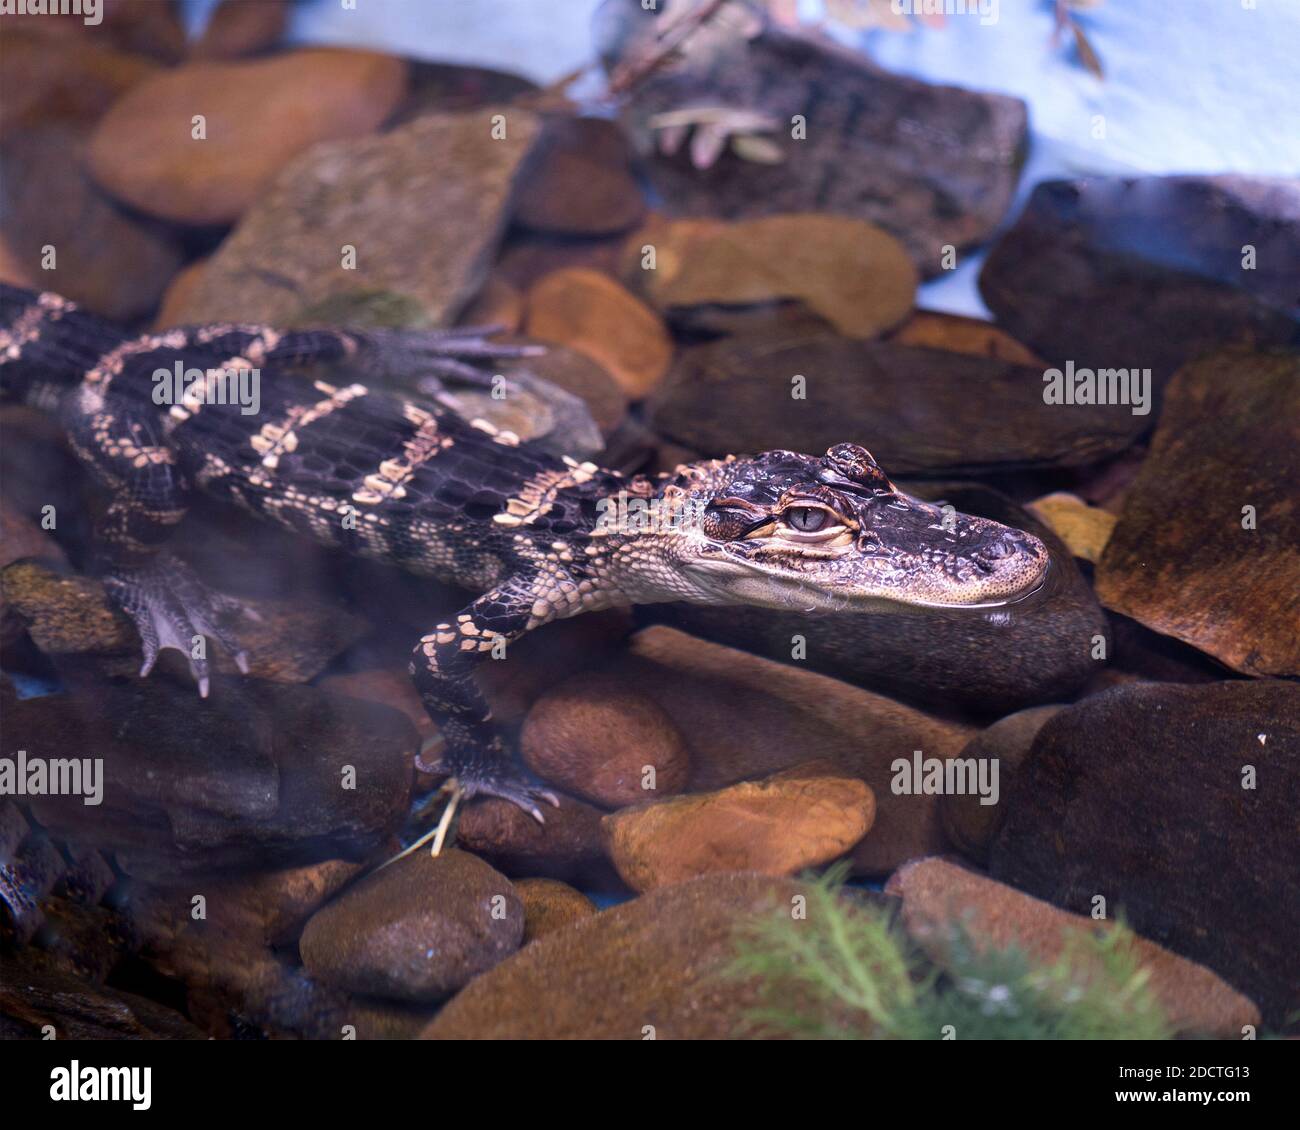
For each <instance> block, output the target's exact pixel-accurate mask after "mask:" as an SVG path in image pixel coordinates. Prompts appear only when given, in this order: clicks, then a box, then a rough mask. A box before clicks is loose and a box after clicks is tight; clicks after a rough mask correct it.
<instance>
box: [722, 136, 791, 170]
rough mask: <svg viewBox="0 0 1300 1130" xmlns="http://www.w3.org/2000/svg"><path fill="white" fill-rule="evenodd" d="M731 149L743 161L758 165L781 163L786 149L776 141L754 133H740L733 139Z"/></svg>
mask: <svg viewBox="0 0 1300 1130" xmlns="http://www.w3.org/2000/svg"><path fill="white" fill-rule="evenodd" d="M731 150H732V152H733V153H735V154H736V156H737V157H739V158H740V159H741V160H742V161H753V162H754V164H756V165H779V164H781V162H782V161H784V160H785V151H784V150H783V149H782V148H781V147H780V146H779V145H777V143H776V142H775V141H773V140H772V139H771V138H770V137H759V136H758V135H757V134H754V133H738V134H737V135H736V136H735V137H733V138H732V139H731Z"/></svg>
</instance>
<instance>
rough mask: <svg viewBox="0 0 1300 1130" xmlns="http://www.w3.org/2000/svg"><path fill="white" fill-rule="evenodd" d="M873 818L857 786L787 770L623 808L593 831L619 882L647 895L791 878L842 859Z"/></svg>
mask: <svg viewBox="0 0 1300 1130" xmlns="http://www.w3.org/2000/svg"><path fill="white" fill-rule="evenodd" d="M827 772H828V773H829V774H833V773H834V770H833V769H830V770H827ZM875 814H876V801H875V797H874V796H873V795H872V792H871V789H869V788H868V787H867V786H866V785H865V784H864V783H863V782H862V781H859V780H856V779H853V778H847V777H837V776H834V775H822V773H820V772H816V771H815V772H813V773H812V774H811V775H808V776H804V775H802V774H800V773H799V772H798V771H797V770H795V771H791V772H789V773H784V774H778V775H777V776H775V777H769V778H767V779H766V780H762V781H745V782H742V783H741V784H738V785H731V786H730V787H728V788H725V789H720V790H718V791H717V792H711V793H694V794H692V795H690V796H680V797H670V798H669V799H667V800H660V801H654V802H652V803H648V804H643V805H639V806H637V807H634V808H625V809H623V810H622V811H621V812H616V813H614V814H613V815H612V816H606V817H605V818H604V820H602V821H601V824H602V827H603V829H604V833H605V842H606V846H607V848H608V850H609V854H610V858H611V859H613V861H614V866H615V867H616V868H618V873H619V875H621V876H622V877H623V881H624V882H626V883H627V885H628V886H629V887H631V888H632V889H633V890H634V891H648V890H652V889H653V888H655V887H666V886H670V885H671V884H673V883H682V882H685V881H686V880H688V879H694V878H696V877H697V876H700V875H706V874H709V873H710V872H715V871H757V872H760V873H761V874H764V875H794V874H797V873H798V872H800V871H802V870H803V869H805V868H808V867H817V866H820V865H822V864H825V863H829V862H831V861H832V860H834V859H838V858H839V857H840V856H842V855H844V854H845V853H847V852H848V851H849V850H850V849H852V847H853V846H854V844H856V843H857V842H858V841H859V840H861V839H862V837H863V836H865V835H866V834H867V831H868V830H869V829H870V827H871V822H872V820H873V819H874V818H875Z"/></svg>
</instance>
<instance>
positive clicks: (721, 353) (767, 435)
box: [649, 327, 1151, 475]
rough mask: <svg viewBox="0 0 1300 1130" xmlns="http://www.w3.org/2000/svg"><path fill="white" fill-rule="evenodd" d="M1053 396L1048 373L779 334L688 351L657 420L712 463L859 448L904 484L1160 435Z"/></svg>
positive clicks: (1077, 460)
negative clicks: (745, 455)
mask: <svg viewBox="0 0 1300 1130" xmlns="http://www.w3.org/2000/svg"><path fill="white" fill-rule="evenodd" d="M795 376H802V377H803V378H804V380H805V382H806V383H805V385H804V387H803V390H802V391H803V392H804V393H805V394H806V395H805V397H804V398H802V399H795V398H794V397H793V396H792V392H793V391H794V389H795V386H794V385H793V383H792V378H794V377H795ZM1044 388H1045V385H1044V383H1043V373H1042V370H1041V369H1036V368H1031V367H1029V366H1026V365H1019V364H1016V363H1014V362H1011V361H1001V360H994V359H991V358H987V357H975V356H970V355H968V354H962V353H953V352H947V351H941V350H935V349H914V348H912V347H911V346H906V345H895V344H892V343H890V342H880V341H855V340H851V339H849V338H844V337H836V336H834V335H831V334H818V333H801V332H789V331H787V330H786V329H783V328H779V327H778V328H776V329H772V330H760V331H758V332H756V333H753V334H749V335H746V336H744V337H728V338H723V339H721V340H719V341H714V342H710V343H707V344H704V345H695V346H690V347H688V348H685V349H681V350H679V351H678V354H677V357H676V360H675V361H674V363H673V367H672V368H671V369H670V370H669V373H668V376H667V378H666V379H665V381H664V382H663V384H661V385H660V387H659V389H658V390H657V391H656V393H655V394H654V395H653V396H652V397H651V399H650V402H649V414H650V419H651V422H652V423H653V425H654V427H655V429H656V430H657V431H659V432H660V433H662V434H663V435H665V436H667V437H669V438H670V439H672V440H674V441H675V442H677V443H680V444H683V445H685V446H686V447H691V448H694V449H696V450H698V451H702V452H704V453H706V454H708V455H725V454H729V453H736V452H757V451H766V450H770V449H773V448H789V449H790V450H793V451H806V452H811V453H814V454H820V453H821V452H823V451H825V450H826V449H827V448H828V447H830V446H831V445H832V444H836V443H841V442H843V441H845V440H853V441H854V442H860V443H863V444H865V445H866V446H867V447H869V448H870V449H871V451H872V453H873V454H874V455H875V457H876V458H877V459H878V460H879V461H880V465H881V466H882V467H884V468H885V469H886V470H887V471H888V472H890V473H891V474H895V475H912V474H924V475H939V474H973V473H980V472H987V471H993V470H996V471H1008V470H1014V469H1017V468H1025V467H1076V466H1081V465H1083V464H1087V463H1092V462H1096V461H1097V460H1099V459H1103V458H1105V457H1107V456H1111V455H1115V454H1118V453H1119V452H1121V451H1123V450H1124V449H1125V448H1127V447H1128V446H1130V445H1131V444H1132V443H1133V442H1134V441H1135V440H1136V439H1137V438H1138V437H1139V436H1140V435H1141V434H1142V432H1143V431H1144V430H1145V429H1146V428H1147V427H1148V426H1149V424H1150V422H1151V418H1150V417H1149V416H1135V415H1133V414H1132V411H1131V409H1130V407H1129V406H1128V405H1123V404H1116V405H1059V404H1047V403H1045V402H1044V400H1043V390H1044Z"/></svg>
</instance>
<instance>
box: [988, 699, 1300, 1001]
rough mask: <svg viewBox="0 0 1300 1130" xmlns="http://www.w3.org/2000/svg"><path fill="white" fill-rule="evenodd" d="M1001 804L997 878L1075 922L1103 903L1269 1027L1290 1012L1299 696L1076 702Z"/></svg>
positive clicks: (1296, 917)
mask: <svg viewBox="0 0 1300 1130" xmlns="http://www.w3.org/2000/svg"><path fill="white" fill-rule="evenodd" d="M1135 750H1137V751H1140V756H1134V751H1135ZM1252 775H1253V786H1254V787H1250V786H1251V784H1252ZM1005 804H1006V808H1007V812H1006V817H1005V819H1004V821H1003V824H1002V828H1001V830H1000V831H999V832H998V835H997V838H996V839H995V840H994V841H993V845H992V848H991V850H990V853H989V871H990V873H991V875H992V876H993V877H994V878H996V879H1000V880H1002V881H1003V882H1006V883H1011V884H1012V885H1014V886H1016V887H1019V888H1021V889H1022V890H1025V891H1027V892H1029V893H1030V894H1033V895H1037V896H1038V897H1039V898H1045V899H1047V900H1049V901H1050V902H1053V903H1056V904H1057V905H1059V906H1063V907H1065V908H1066V909H1069V910H1074V911H1077V912H1080V913H1089V912H1090V911H1091V910H1092V900H1093V899H1094V898H1095V897H1096V896H1098V895H1100V896H1102V897H1104V898H1105V899H1106V904H1107V907H1108V913H1109V914H1111V915H1112V916H1113V915H1115V914H1120V913H1122V914H1123V915H1124V919H1125V921H1126V922H1127V923H1128V924H1129V925H1131V926H1132V927H1133V928H1134V929H1135V930H1137V931H1139V932H1140V933H1141V934H1143V935H1144V936H1146V937H1149V938H1151V939H1152V940H1154V941H1157V942H1159V943H1160V944H1161V945H1164V946H1168V947H1169V948H1170V949H1172V950H1174V951H1176V952H1178V953H1180V954H1182V955H1183V956H1184V957H1189V958H1192V959H1193V960H1195V961H1199V962H1201V963H1202V964H1203V965H1208V966H1209V967H1210V968H1211V969H1213V970H1214V971H1215V972H1216V973H1218V974H1219V975H1220V976H1222V977H1225V978H1227V979H1228V980H1229V981H1230V982H1232V984H1234V985H1237V986H1240V987H1241V989H1242V990H1243V991H1244V992H1246V993H1248V994H1249V995H1250V997H1251V998H1252V999H1253V1000H1254V1001H1256V1002H1257V1003H1258V1004H1259V1006H1260V1008H1261V1010H1262V1011H1263V1013H1264V1018H1265V1020H1266V1021H1267V1022H1268V1023H1270V1024H1274V1025H1278V1024H1281V1023H1282V1021H1283V1018H1284V1017H1285V1016H1286V1015H1287V1014H1288V1013H1290V1012H1293V1011H1294V1010H1295V1009H1296V1008H1297V1007H1300V994H1298V993H1297V987H1298V986H1300V981H1297V979H1296V976H1295V973H1296V961H1295V958H1296V949H1295V939H1296V937H1297V936H1300V903H1297V901H1296V900H1295V899H1293V898H1287V897H1281V896H1280V895H1279V892H1285V891H1288V890H1290V889H1291V885H1292V884H1293V882H1294V879H1295V875H1296V867H1297V854H1296V850H1295V844H1296V839H1295V814H1296V812H1297V811H1300V687H1298V686H1296V685H1295V684H1294V683H1289V682H1283V681H1259V682H1246V681H1241V682H1219V683H1210V684H1206V685H1203V686H1174V685H1167V684H1140V683H1139V684H1130V685H1128V686H1120V687H1115V688H1114V689H1112V690H1109V691H1106V692H1104V693H1102V694H1099V695H1095V696H1093V697H1091V698H1087V699H1084V700H1083V701H1082V702H1079V703H1076V704H1075V705H1074V706H1071V707H1069V708H1068V709H1067V710H1063V711H1061V713H1059V714H1058V715H1057V716H1056V717H1055V718H1053V719H1052V720H1051V721H1050V722H1049V723H1048V724H1047V725H1046V726H1044V727H1043V729H1042V730H1041V731H1040V732H1039V734H1038V737H1037V738H1036V739H1035V740H1034V744H1033V746H1032V747H1031V749H1030V752H1029V756H1028V758H1026V760H1025V762H1024V764H1023V765H1021V766H1020V768H1019V769H1018V770H1017V772H1016V773H1015V774H1014V776H1013V779H1012V782H1011V788H1010V790H1009V792H1008V795H1007V796H1006V800H1005Z"/></svg>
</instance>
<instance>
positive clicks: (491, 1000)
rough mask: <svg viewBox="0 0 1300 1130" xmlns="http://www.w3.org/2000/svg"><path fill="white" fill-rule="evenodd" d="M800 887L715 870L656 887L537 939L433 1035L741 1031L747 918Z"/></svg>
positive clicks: (471, 989) (479, 983) (445, 1017)
mask: <svg viewBox="0 0 1300 1130" xmlns="http://www.w3.org/2000/svg"><path fill="white" fill-rule="evenodd" d="M798 891H799V887H798V886H797V885H796V884H795V883H793V882H790V881H789V880H785V879H769V878H765V877H762V876H758V875H748V874H722V875H710V876H707V877H705V878H702V879H696V880H694V881H693V882H689V883H682V884H679V885H677V886H673V887H666V888H663V889H662V890H658V891H653V892H651V893H650V894H648V895H643V896H641V897H640V898H637V899H633V900H632V901H631V902H626V903H623V904H622V905H621V906H616V907H613V908H612V909H610V910H606V911H604V912H602V913H600V914H597V915H595V916H594V917H592V918H588V919H587V920H586V921H583V922H576V923H574V924H573V925H571V926H569V927H568V928H566V929H563V930H558V931H556V932H554V933H552V934H550V935H548V936H546V937H543V938H539V939H538V940H537V941H536V942H533V943H532V944H531V945H528V946H525V947H524V948H523V949H522V950H520V952H519V953H517V954H515V955H514V956H513V957H511V958H508V959H507V960H506V961H503V962H502V963H501V964H500V965H498V966H497V967H496V968H495V969H493V970H491V971H490V972H488V973H486V974H484V975H483V976H482V977H479V978H477V979H475V980H474V981H472V982H471V983H470V984H469V985H468V986H467V987H466V988H465V989H463V990H462V991H461V992H460V993H459V994H457V996H455V997H454V998H453V999H452V1000H451V1001H449V1002H448V1003H447V1005H446V1006H445V1007H444V1008H443V1010H442V1011H441V1012H440V1013H439V1014H438V1015H437V1017H436V1018H435V1019H434V1021H433V1022H432V1023H431V1024H430V1025H429V1026H428V1027H427V1028H426V1029H425V1030H424V1032H423V1033H422V1037H423V1038H424V1039H431V1040H461V1039H563V1038H569V1039H583V1040H599V1039H625V1040H642V1039H646V1038H647V1035H648V1034H649V1033H648V1032H647V1028H649V1029H650V1030H652V1033H653V1036H654V1038H655V1039H660V1040H684V1039H729V1038H732V1037H734V1036H736V1035H737V1034H738V1031H739V1029H740V1028H741V1027H742V1025H743V1023H744V1022H745V1021H746V1020H747V1019H748V1015H749V1012H750V1010H752V1009H754V1008H755V1007H756V1006H757V1004H758V998H757V994H756V991H755V988H754V986H753V985H752V984H750V983H747V982H745V981H743V980H740V979H737V978H729V977H728V976H727V975H726V973H725V969H726V967H727V966H728V965H729V963H730V961H731V960H732V957H733V937H734V933H735V930H736V927H737V924H738V923H739V922H741V921H743V920H744V919H745V918H746V917H747V916H749V915H759V914H763V913H770V912H772V911H774V910H775V909H776V908H777V907H778V906H784V907H786V908H787V910H788V907H789V905H790V899H791V898H792V897H793V896H794V895H795V894H797V893H798Z"/></svg>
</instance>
